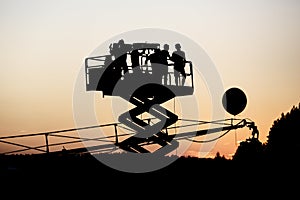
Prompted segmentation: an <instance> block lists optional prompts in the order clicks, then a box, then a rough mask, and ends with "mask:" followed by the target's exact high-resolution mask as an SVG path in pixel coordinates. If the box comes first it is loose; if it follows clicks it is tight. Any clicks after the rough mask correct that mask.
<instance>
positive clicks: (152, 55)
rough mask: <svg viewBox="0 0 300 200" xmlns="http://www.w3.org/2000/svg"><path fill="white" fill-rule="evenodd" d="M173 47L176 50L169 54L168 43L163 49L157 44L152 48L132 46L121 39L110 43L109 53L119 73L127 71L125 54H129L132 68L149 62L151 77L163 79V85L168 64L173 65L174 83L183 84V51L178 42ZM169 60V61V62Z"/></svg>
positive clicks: (165, 81) (184, 58)
mask: <svg viewBox="0 0 300 200" xmlns="http://www.w3.org/2000/svg"><path fill="white" fill-rule="evenodd" d="M175 49H176V50H175V51H174V52H173V53H172V54H170V53H169V45H168V44H164V46H163V49H160V47H159V44H157V45H156V46H155V47H154V48H132V45H130V44H125V42H124V40H123V39H121V40H119V42H118V43H113V44H111V45H110V54H111V56H112V57H113V62H114V66H115V67H114V69H115V70H117V73H119V74H120V75H121V74H122V73H123V74H125V73H127V72H128V71H129V69H128V66H129V65H128V64H127V55H130V60H131V67H132V69H133V70H134V69H135V68H136V67H139V66H142V65H144V64H146V65H149V62H150V66H151V68H152V75H153V77H154V78H156V79H157V81H161V82H162V80H163V84H164V85H167V81H168V76H169V72H168V66H170V65H173V69H174V80H175V81H174V82H175V85H176V86H179V85H181V86H183V85H184V84H185V79H186V72H185V63H186V57H185V52H184V51H182V50H181V45H180V44H179V43H177V44H175ZM146 51H147V52H146ZM142 57H144V58H145V59H144V61H142V59H141V58H142ZM169 61H171V64H170V63H169ZM180 77H182V79H180ZM180 80H181V81H180Z"/></svg>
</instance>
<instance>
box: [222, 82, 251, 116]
mask: <svg viewBox="0 0 300 200" xmlns="http://www.w3.org/2000/svg"><path fill="white" fill-rule="evenodd" d="M222 104H223V107H224V108H225V110H226V111H227V112H228V113H230V114H232V115H237V114H239V113H241V112H242V111H243V110H244V109H245V107H246V105H247V97H246V95H245V93H244V92H243V91H242V90H241V89H239V88H236V87H234V88H230V89H228V90H227V91H226V92H225V93H224V95H223V98H222Z"/></svg>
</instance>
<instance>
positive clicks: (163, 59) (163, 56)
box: [160, 44, 171, 85]
mask: <svg viewBox="0 0 300 200" xmlns="http://www.w3.org/2000/svg"><path fill="white" fill-rule="evenodd" d="M170 57H171V56H170V53H169V45H168V44H165V45H164V48H163V50H161V52H160V63H161V64H162V65H163V66H162V68H163V69H162V77H163V79H164V85H167V82H168V64H169V63H168V60H169V59H170Z"/></svg>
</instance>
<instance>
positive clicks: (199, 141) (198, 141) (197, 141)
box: [186, 130, 231, 143]
mask: <svg viewBox="0 0 300 200" xmlns="http://www.w3.org/2000/svg"><path fill="white" fill-rule="evenodd" d="M229 131H231V130H228V131H226V132H225V133H223V134H222V135H220V136H219V137H216V138H213V139H211V140H194V139H189V138H187V139H186V140H188V141H191V142H196V143H205V142H212V141H215V140H217V139H220V138H221V137H223V136H224V135H226V134H227V133H228V132H229Z"/></svg>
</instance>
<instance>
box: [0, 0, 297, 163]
mask: <svg viewBox="0 0 300 200" xmlns="http://www.w3.org/2000/svg"><path fill="white" fill-rule="evenodd" d="M299 19H300V2H299V1H297V0H251V1H250V0H249V1H246V0H245V1H239V0H226V1H223V0H190V1H178V0H166V1H159V0H152V1H143V0H139V1H137V0H129V1H116V0H113V1H102V0H97V1H96V0H85V1H83V0H81V1H79V0H59V1H58V0H53V1H45V0H27V1H21V0H0V29H1V32H0V43H1V46H0V91H1V98H0V109H1V114H0V124H1V126H0V136H7V135H18V134H27V133H35V132H45V131H53V130H61V129H69V128H74V127H75V123H74V118H73V117H74V116H73V91H74V84H75V82H76V79H77V77H78V73H79V72H80V70H81V69H82V66H83V64H84V59H85V57H87V56H88V55H90V53H91V52H93V50H94V49H96V48H97V47H98V46H99V45H101V44H103V43H104V42H105V41H107V40H109V39H110V38H112V37H115V36H116V35H118V34H121V33H125V32H127V31H132V30H136V29H143V28H157V29H167V30H171V31H174V32H177V33H180V34H182V35H185V36H186V37H188V38H190V39H191V40H193V41H194V42H195V43H196V44H198V45H199V46H201V47H202V48H203V49H204V51H205V52H206V54H207V55H208V56H209V58H210V59H211V61H212V62H213V63H214V66H215V67H216V69H217V71H218V73H219V74H220V77H221V79H222V83H223V85H224V89H227V88H231V87H235V86H237V87H239V88H241V89H242V90H243V91H244V92H245V93H246V95H247V106H246V108H245V110H244V111H243V112H242V113H240V114H239V115H238V116H237V117H238V118H250V119H251V120H253V121H254V122H255V123H256V125H257V126H258V129H259V131H260V135H259V139H260V141H262V142H266V141H267V135H268V132H269V129H270V127H271V126H272V124H273V121H274V120H276V119H277V118H279V117H280V115H281V113H286V112H288V111H289V110H290V109H291V108H292V106H293V105H298V103H299V102H300V95H299V91H300V84H299V82H300V81H299V74H300V67H299V66H300V59H299V58H300V37H299V35H300V23H299ZM99 102H100V104H101V105H100V106H105V102H104V100H103V99H101V98H99ZM203 103H204V104H205V101H204V102H203ZM206 103H207V102H206ZM200 104H201V100H200ZM205 105H206V104H205ZM205 105H201V106H203V107H205ZM226 117H228V118H230V117H232V116H230V115H229V114H228V115H227V116H226ZM198 120H206V119H198ZM250 134H251V133H250V132H249V130H248V129H246V128H245V129H243V130H236V131H232V133H229V134H227V135H226V136H224V137H222V138H221V139H219V140H218V142H217V143H216V144H215V146H214V148H213V149H211V150H210V152H209V154H207V156H214V155H215V154H216V152H220V154H221V155H224V156H225V157H227V158H230V157H231V156H232V154H233V153H234V152H235V151H236V149H237V143H238V142H239V141H242V140H244V139H246V138H247V137H249V136H250ZM1 146H2V147H1ZM6 148H7V147H6V146H4V144H1V145H0V150H1V151H3V150H5V149H6ZM197 151H198V149H197V147H191V148H190V149H189V150H188V151H187V152H186V154H187V155H196V156H198V155H199V152H197Z"/></svg>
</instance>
